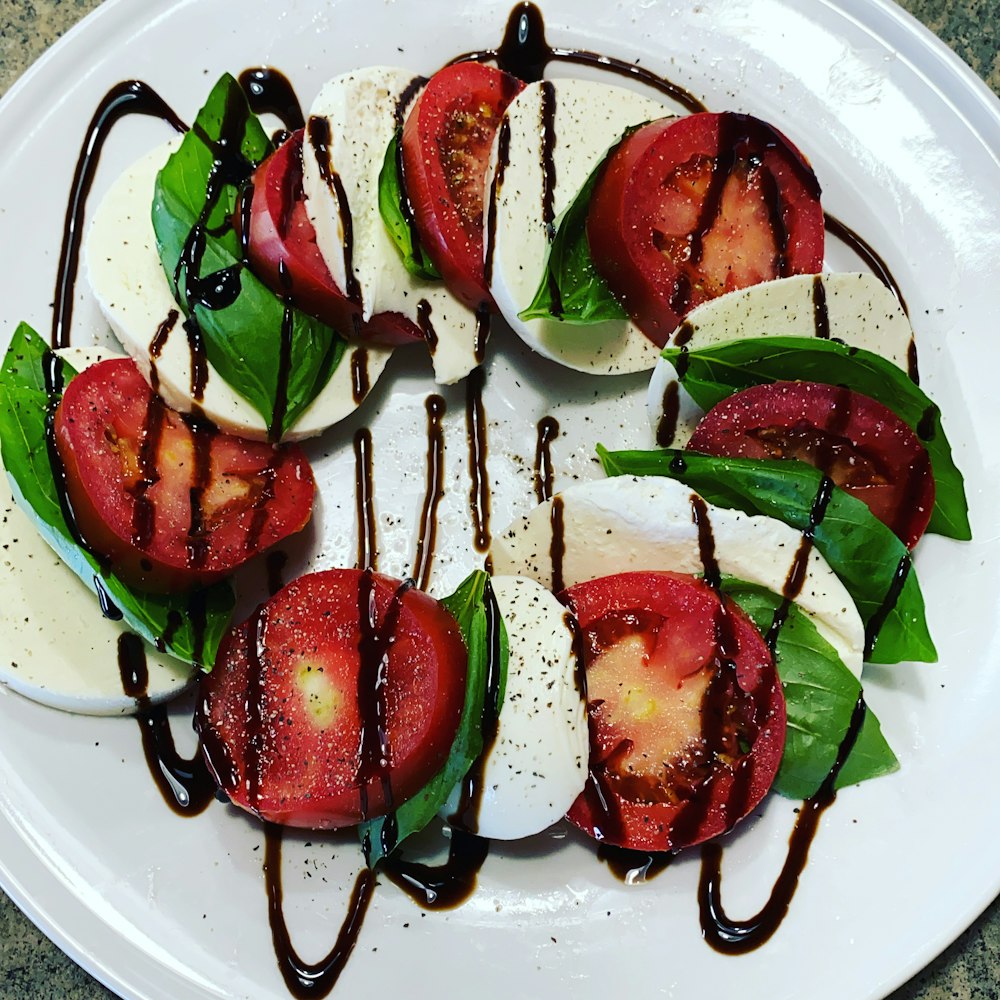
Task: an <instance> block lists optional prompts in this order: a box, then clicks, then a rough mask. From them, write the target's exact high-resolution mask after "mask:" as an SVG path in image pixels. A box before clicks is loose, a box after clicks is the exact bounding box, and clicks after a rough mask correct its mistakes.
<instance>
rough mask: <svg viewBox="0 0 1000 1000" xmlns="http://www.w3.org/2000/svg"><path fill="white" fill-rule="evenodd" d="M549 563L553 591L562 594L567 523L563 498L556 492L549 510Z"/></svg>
mask: <svg viewBox="0 0 1000 1000" xmlns="http://www.w3.org/2000/svg"><path fill="white" fill-rule="evenodd" d="M549 527H550V528H551V540H550V541H549V565H550V566H551V567H552V593H554V594H560V593H562V591H564V590H565V589H566V583H565V581H564V580H563V557H564V556H565V555H566V524H565V520H564V512H563V498H562V497H561V496H560V495H559V494H556V495H555V496H554V497H553V498H552V510H551V511H550V512H549Z"/></svg>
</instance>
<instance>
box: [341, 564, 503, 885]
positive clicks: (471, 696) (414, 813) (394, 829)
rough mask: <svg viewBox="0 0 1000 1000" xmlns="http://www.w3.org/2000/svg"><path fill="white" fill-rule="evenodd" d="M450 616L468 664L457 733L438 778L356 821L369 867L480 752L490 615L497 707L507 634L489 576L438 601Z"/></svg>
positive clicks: (440, 801)
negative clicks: (494, 630)
mask: <svg viewBox="0 0 1000 1000" xmlns="http://www.w3.org/2000/svg"><path fill="white" fill-rule="evenodd" d="M441 603H442V604H443V605H444V606H445V607H446V608H447V609H448V610H449V611H450V612H451V614H452V615H453V616H454V618H455V620H456V621H457V622H458V627H459V629H460V630H461V632H462V638H463V639H464V640H465V647H466V649H467V650H468V652H469V665H468V671H467V674H466V681H465V704H464V706H463V708H462V718H461V720H460V721H459V724H458V731H457V732H456V734H455V739H454V741H453V742H452V745H451V752H450V753H449V755H448V760H447V761H446V762H445V765H444V767H443V768H442V769H441V771H440V772H438V774H437V775H436V776H435V777H434V778H432V779H431V780H430V781H429V782H428V783H427V784H426V785H424V787H423V788H422V789H421V790H420V791H419V792H417V794H416V795H414V796H413V798H411V799H407V801H406V802H404V803H403V804H402V805H401V806H400V807H399V808H398V809H397V810H396V811H395V813H394V814H392V820H393V821H394V822H392V821H390V817H386V816H382V817H380V818H378V819H374V820H370V821H369V822H367V823H362V824H361V825H360V827H359V828H358V832H359V834H360V837H361V846H362V849H363V850H364V854H365V860H366V862H367V863H368V865H369V867H374V866H375V865H377V864H378V863H379V861H381V860H382V858H384V857H385V856H386V855H387V854H388V853H389V852H391V851H392V850H393V849H394V848H395V847H396V846H397V845H398V844H401V843H402V842H403V841H404V840H405V839H406V838H407V837H409V836H410V834H413V833H417V832H418V831H419V830H422V829H423V828H424V827H425V826H427V824H428V823H430V822H431V820H432V819H434V817H435V816H436V815H437V813H438V810H439V809H440V808H441V806H443V805H444V803H445V802H446V801H447V800H448V797H449V795H450V794H451V792H452V789H454V787H455V786H456V785H457V784H458V782H460V781H461V780H462V778H464V777H465V775H466V774H467V773H468V771H469V768H471V767H472V765H473V764H474V763H475V762H476V759H477V758H478V757H479V755H480V754H481V753H482V751H483V733H482V716H483V705H484V704H485V701H486V697H487V694H488V692H487V678H488V676H489V674H490V671H491V668H494V667H495V666H496V665H495V664H492V663H491V657H492V655H493V652H492V650H491V646H490V641H489V640H490V637H489V635H488V623H489V615H488V612H487V603H490V604H491V605H492V606H491V609H490V612H491V614H492V616H493V617H494V620H495V621H496V622H497V624H498V628H499V634H498V646H499V651H500V663H499V670H500V681H501V683H500V688H499V691H498V694H497V704H496V709H497V710H498V711H499V708H500V705H501V704H503V697H504V687H505V685H506V678H507V657H508V644H507V632H506V629H505V628H504V624H503V619H502V618H501V617H500V613H499V610H498V608H497V606H496V600H495V599H494V597H493V591H492V588H491V587H490V585H489V576H487V574H486V573H484V572H482V570H477V571H476V572H474V573H472V574H471V575H470V576H469V577H468V578H467V579H466V580H465V581H464V582H463V583H462V585H461V586H460V587H459V588H458V590H456V591H455V593H454V594H452V595H451V597H446V598H445V599H444V600H443V601H442V602H441Z"/></svg>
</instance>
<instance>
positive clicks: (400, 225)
mask: <svg viewBox="0 0 1000 1000" xmlns="http://www.w3.org/2000/svg"><path fill="white" fill-rule="evenodd" d="M402 134H403V130H402V129H396V133H395V135H393V137H392V140H391V142H390V143H389V148H388V149H387V150H386V151H385V160H384V161H383V163H382V169H381V171H379V175H378V211H379V215H381V216H382V222H383V224H384V225H385V231H386V232H387V233H388V234H389V239H391V240H392V242H393V244H394V245H395V247H396V249H397V250H398V251H399V256H400V257H402V258H403V266H404V267H405V268H406V270H407V271H408V272H409V273H410V274H412V275H413V276H414V277H416V278H422V279H424V280H425V281H434V280H440V278H441V272H440V271H439V270H438V269H437V268H436V267H435V266H434V262H433V261H432V260H431V259H430V257H428V256H427V255H426V254H425V253H424V252H423V250H422V249H421V247H420V237H419V236H418V235H417V230H416V227H415V226H414V224H413V209H412V208H411V207H410V202H409V197H408V196H407V194H406V187H405V185H404V182H403V170H402V161H401V160H400V153H399V144H400V142H401V141H402Z"/></svg>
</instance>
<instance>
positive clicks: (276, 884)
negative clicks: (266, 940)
mask: <svg viewBox="0 0 1000 1000" xmlns="http://www.w3.org/2000/svg"><path fill="white" fill-rule="evenodd" d="M281 840H282V831H281V827H280V826H276V825H274V824H272V823H268V824H266V825H265V827H264V878H265V880H266V883H267V910H268V918H269V920H270V924H271V940H272V941H273V942H274V953H275V956H276V957H277V959H278V968H279V969H280V970H281V975H282V978H283V979H284V980H285V985H286V986H287V987H288V992H289V993H291V994H292V996H293V997H297V998H310V997H317V998H318V997H325V996H328V995H329V993H330V991H331V990H332V989H333V987H334V986H335V985H336V984H337V979H338V978H339V977H340V974H341V972H343V971H344V966H345V965H347V960H348V959H349V958H350V957H351V952H352V951H353V950H354V946H355V945H356V944H357V941H358V935H359V934H360V933H361V925H362V923H363V922H364V918H365V913H366V912H367V910H368V904H369V903H370V902H371V899H372V894H373V893H374V892H375V885H376V882H375V872H373V871H371V870H370V869H368V868H362V869H361V871H360V872H358V875H357V878H356V879H355V881H354V889H353V890H352V892H351V900H350V902H349V903H348V905H347V914H346V915H345V917H344V922H343V924H342V925H341V928H340V933H339V934H338V935H337V940H336V942H335V943H334V946H333V948H332V949H330V952H329V953H328V954H327V955H326V957H325V958H323V959H321V960H320V961H318V962H316V963H309V962H305V961H303V959H302V958H300V957H299V954H298V952H297V951H296V950H295V948H294V946H293V945H292V939H291V935H290V934H289V933H288V925H287V924H286V923H285V912H284V907H283V891H282V885H281Z"/></svg>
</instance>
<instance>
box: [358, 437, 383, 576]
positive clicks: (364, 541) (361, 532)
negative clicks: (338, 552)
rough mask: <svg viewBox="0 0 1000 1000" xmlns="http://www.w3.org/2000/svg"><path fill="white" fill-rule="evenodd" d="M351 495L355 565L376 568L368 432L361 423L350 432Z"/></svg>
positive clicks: (370, 438) (370, 442) (373, 507)
mask: <svg viewBox="0 0 1000 1000" xmlns="http://www.w3.org/2000/svg"><path fill="white" fill-rule="evenodd" d="M354 496H355V504H356V506H357V513H358V517H357V525H358V560H357V563H356V564H355V565H356V567H357V568H358V569H377V568H378V542H377V540H376V535H375V500H374V488H373V483H372V432H371V431H370V430H368V428H367V427H362V428H360V429H359V430H357V431H355V433H354Z"/></svg>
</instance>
